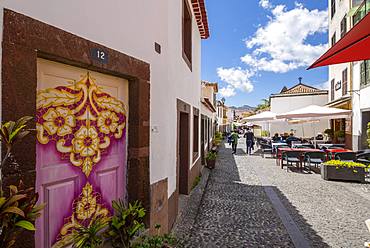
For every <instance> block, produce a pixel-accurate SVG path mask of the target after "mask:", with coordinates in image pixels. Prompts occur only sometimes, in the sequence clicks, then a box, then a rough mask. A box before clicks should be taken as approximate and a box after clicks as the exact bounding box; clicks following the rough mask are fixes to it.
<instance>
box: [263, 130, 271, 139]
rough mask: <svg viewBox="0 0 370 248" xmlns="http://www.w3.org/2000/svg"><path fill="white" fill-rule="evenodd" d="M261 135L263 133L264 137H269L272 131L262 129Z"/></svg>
mask: <svg viewBox="0 0 370 248" xmlns="http://www.w3.org/2000/svg"><path fill="white" fill-rule="evenodd" d="M261 135H262V137H269V136H270V132H269V131H267V130H262V132H261Z"/></svg>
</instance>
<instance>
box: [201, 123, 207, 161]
mask: <svg viewBox="0 0 370 248" xmlns="http://www.w3.org/2000/svg"><path fill="white" fill-rule="evenodd" d="M204 128H205V119H204V117H203V116H202V123H201V135H200V137H201V146H200V149H201V151H200V152H201V153H200V154H201V157H202V165H204V164H206V161H205V154H204V150H205V142H204V139H205V133H204Z"/></svg>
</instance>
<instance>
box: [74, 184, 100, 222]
mask: <svg viewBox="0 0 370 248" xmlns="http://www.w3.org/2000/svg"><path fill="white" fill-rule="evenodd" d="M92 192H93V190H92V186H91V184H89V183H87V184H86V185H85V187H84V188H83V189H82V197H81V200H80V201H78V202H77V204H76V210H75V211H76V214H77V219H79V220H86V219H90V218H91V216H92V215H93V214H94V213H95V211H96V207H97V203H96V197H95V196H94V195H93V194H92Z"/></svg>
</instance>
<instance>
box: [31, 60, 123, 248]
mask: <svg viewBox="0 0 370 248" xmlns="http://www.w3.org/2000/svg"><path fill="white" fill-rule="evenodd" d="M37 70H38V92H37V116H36V127H37V141H38V143H37V147H36V148H37V149H36V151H37V165H36V188H37V191H38V192H39V194H40V199H39V201H40V202H44V203H46V207H45V209H44V211H43V214H42V216H41V217H40V218H39V219H38V221H37V223H36V226H37V231H36V247H40V248H49V247H52V246H56V245H59V244H61V243H63V242H64V241H65V240H66V239H67V238H68V235H70V233H71V232H72V231H73V229H74V228H76V226H77V224H79V225H88V224H89V223H90V222H91V220H93V219H95V218H107V217H109V215H110V214H111V201H112V200H114V199H117V198H122V197H125V194H126V192H125V187H126V161H127V159H126V124H127V123H126V120H127V118H128V105H127V103H128V81H127V80H124V79H121V78H116V77H112V76H108V75H105V74H101V73H96V72H91V71H87V70H84V69H80V68H77V67H72V66H67V65H64V64H60V63H56V62H51V61H47V60H43V59H39V60H38V68H37Z"/></svg>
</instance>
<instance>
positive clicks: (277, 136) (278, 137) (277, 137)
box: [272, 133, 281, 142]
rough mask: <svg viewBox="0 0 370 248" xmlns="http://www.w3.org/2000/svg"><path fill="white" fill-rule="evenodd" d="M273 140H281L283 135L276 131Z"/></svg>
mask: <svg viewBox="0 0 370 248" xmlns="http://www.w3.org/2000/svg"><path fill="white" fill-rule="evenodd" d="M272 141H273V142H279V141H281V137H280V136H279V134H278V133H275V135H274V137H272Z"/></svg>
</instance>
